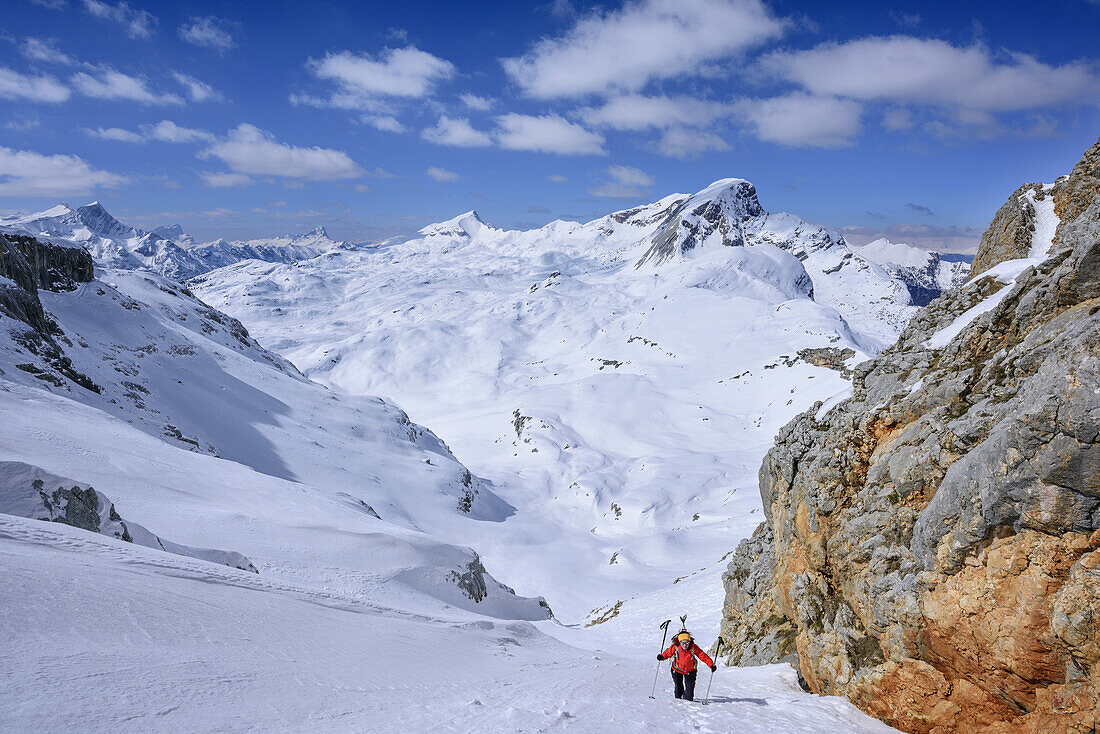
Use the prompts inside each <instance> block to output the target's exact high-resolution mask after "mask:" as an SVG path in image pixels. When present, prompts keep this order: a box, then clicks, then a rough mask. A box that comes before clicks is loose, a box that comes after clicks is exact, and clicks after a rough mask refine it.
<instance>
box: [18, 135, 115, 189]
mask: <svg viewBox="0 0 1100 734" xmlns="http://www.w3.org/2000/svg"><path fill="white" fill-rule="evenodd" d="M126 181H127V180H126V178H125V177H124V176H120V175H118V174H114V173H109V172H107V171H101V170H99V169H97V168H94V167H93V166H91V165H89V164H88V163H87V162H86V161H84V160H83V159H82V158H79V157H77V156H75V155H42V154H41V153H35V152H33V151H29V150H12V149H11V148H4V147H0V196H42V197H59V196H82V195H85V194H90V193H92V192H93V191H95V190H96V189H100V188H117V187H119V186H122V185H123V184H125V183H126Z"/></svg>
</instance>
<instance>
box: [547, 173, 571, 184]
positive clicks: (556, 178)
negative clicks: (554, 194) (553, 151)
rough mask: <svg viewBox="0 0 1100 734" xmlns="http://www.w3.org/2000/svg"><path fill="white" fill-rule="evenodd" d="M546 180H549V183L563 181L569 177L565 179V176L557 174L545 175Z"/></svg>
mask: <svg viewBox="0 0 1100 734" xmlns="http://www.w3.org/2000/svg"><path fill="white" fill-rule="evenodd" d="M546 180H547V181H549V182H550V183H565V182H566V181H568V180H569V179H567V178H566V177H565V176H559V175H557V174H554V175H553V176H547V177H546Z"/></svg>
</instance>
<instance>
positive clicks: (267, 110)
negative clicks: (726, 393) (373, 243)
mask: <svg viewBox="0 0 1100 734" xmlns="http://www.w3.org/2000/svg"><path fill="white" fill-rule="evenodd" d="M7 5H8V7H7V8H6V12H5V15H4V17H3V19H2V20H0V100H2V104H0V210H5V211H14V210H34V209H41V208H45V207H47V206H50V205H52V204H54V203H56V202H57V201H59V200H65V201H69V202H70V203H73V204H79V203H85V202H87V201H91V200H92V199H99V200H101V201H102V202H103V203H104V204H105V205H106V206H107V208H108V209H109V210H111V211H112V212H113V213H115V214H116V216H119V217H120V218H121V219H123V220H124V221H127V222H128V223H133V224H137V225H139V226H143V227H146V228H152V227H154V226H156V225H158V224H168V223H180V224H182V225H183V226H184V228H185V229H186V230H188V231H190V232H192V233H194V234H195V235H197V236H199V237H201V238H204V239H205V238H213V237H216V236H229V237H252V236H264V235H272V234H278V233H284V232H292V231H302V230H306V229H310V228H312V227H314V226H316V225H318V224H323V225H325V226H326V227H328V228H329V230H330V232H331V233H332V234H333V235H334V236H336V237H339V238H345V239H350V240H355V241H363V240H371V239H378V238H382V237H386V236H390V235H394V234H401V233H405V232H410V231H413V230H415V229H416V228H418V227H420V226H423V225H424V224H427V223H429V222H432V221H438V220H440V219H447V218H450V217H451V216H454V215H455V214H457V213H460V212H463V211H466V210H468V209H477V210H478V211H479V212H480V213H481V214H482V215H483V216H484V217H485V218H486V219H487V220H489V221H491V222H492V223H494V224H496V225H497V226H503V227H530V226H539V225H541V224H544V223H546V222H548V221H550V220H552V219H556V218H564V219H582V220H587V219H591V218H593V217H595V216H599V215H601V214H603V213H606V212H608V211H613V210H616V209H622V208H626V207H628V206H631V205H634V204H638V203H644V202H648V201H652V200H654V199H657V198H659V197H661V196H664V195H666V194H669V193H672V192H693V191H696V190H699V189H701V188H703V187H705V186H706V185H707V184H708V183H710V182H711V181H713V180H715V179H718V178H724V177H729V176H737V177H742V178H747V179H749V180H751V181H753V182H754V183H755V184H756V185H757V188H758V190H759V193H760V198H761V203H762V204H763V205H764V207H765V208H766V209H769V210H771V211H779V210H786V211H791V212H794V213H796V214H799V215H801V216H803V217H805V218H807V219H810V220H812V221H815V222H822V223H826V224H830V225H833V226H836V227H843V228H846V231H848V232H849V233H850V234H851V238H852V239H853V240H855V241H861V240H862V239H865V238H867V237H870V236H873V235H875V234H879V233H882V232H885V233H888V234H889V235H890V236H891V238H892V239H895V240H902V241H912V242H917V243H918V244H925V245H934V244H939V245H941V246H948V247H954V248H961V247H965V246H967V245H968V244H970V245H972V244H973V243H974V241H975V239H976V237H977V236H978V235H979V234H980V231H981V230H982V229H984V227H985V225H986V224H987V223H988V221H989V219H990V218H991V216H992V215H993V213H994V212H995V210H996V208H997V207H998V206H999V205H1000V204H1001V203H1003V201H1004V200H1005V198H1007V195H1008V194H1009V193H1010V192H1011V191H1012V190H1013V189H1015V188H1016V187H1017V186H1018V185H1019V184H1021V183H1023V182H1025V181H1032V180H1053V178H1055V177H1056V176H1057V175H1059V174H1062V173H1065V172H1068V169H1069V168H1070V167H1071V166H1072V165H1073V163H1074V162H1076V160H1077V159H1078V158H1079V157H1080V154H1081V152H1082V151H1083V150H1084V149H1085V148H1086V147H1087V146H1088V145H1090V144H1091V143H1093V142H1095V140H1096V138H1097V135H1100V64H1098V58H1097V57H1098V52H1100V43H1098V41H1097V39H1098V38H1100V2H1097V1H1094V0H1064V2H1059V3H1057V4H1056V5H1057V10H1052V9H1050V5H1051V4H1045V5H1044V4H1040V3H1035V2H1010V1H1006V0H1001V1H999V2H996V3H993V2H968V3H926V2H911V3H892V4H890V7H889V8H884V7H883V4H882V3H872V2H833V3H829V4H820V3H799V2H791V1H783V0H775V1H773V2H763V1H762V0H640V1H637V2H628V3H615V2H612V3H607V4H600V5H597V4H594V3H587V2H579V1H574V2H568V1H566V0H556V1H550V2H546V3H537V2H536V3H530V4H528V3H515V2H500V3H497V2H484V3H478V4H474V3H455V2H453V1H452V2H416V1H415V0H406V1H405V2H385V3H350V2H349V3H337V2H311V3H300V2H298V3H284V2H278V1H275V2H264V3H242V2H236V3H234V2H219V3H205V2H191V3H155V2H142V0H133V1H132V2H131V1H130V0H127V1H126V2H117V1H116V0H12V2H10V3H8V4H7Z"/></svg>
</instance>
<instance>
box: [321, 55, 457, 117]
mask: <svg viewBox="0 0 1100 734" xmlns="http://www.w3.org/2000/svg"><path fill="white" fill-rule="evenodd" d="M309 68H310V70H311V71H312V72H313V74H314V75H315V76H316V77H317V78H319V79H324V80H326V81H331V82H334V83H335V84H336V85H337V87H338V91H337V92H336V93H335V94H334V95H333V96H332V97H331V100H332V101H333V102H334V103H335V106H337V107H349V108H353V109H354V108H356V107H357V106H358V104H359V103H362V104H365V105H366V106H367V107H368V109H374V107H373V105H372V104H370V102H371V101H372V100H375V99H377V98H379V97H409V98H422V97H426V96H428V95H429V94H430V93H431V92H432V90H433V89H434V87H435V84H436V83H438V82H440V81H444V80H447V79H450V78H451V77H453V76H454V75H455V73H456V69H455V66H454V64H452V63H451V62H450V61H447V60H445V59H441V58H439V57H438V56H433V55H432V54H430V53H427V52H425V51H421V50H420V49H418V48H416V47H415V46H408V47H406V48H398V49H391V48H387V49H383V50H382V52H381V53H379V54H378V55H377V56H371V55H370V54H356V53H353V52H351V51H340V52H338V53H330V54H327V55H326V56H325V57H324V58H322V59H319V60H311V61H310V62H309Z"/></svg>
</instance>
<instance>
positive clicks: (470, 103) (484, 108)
mask: <svg viewBox="0 0 1100 734" xmlns="http://www.w3.org/2000/svg"><path fill="white" fill-rule="evenodd" d="M458 98H459V100H461V101H462V104H464V105H466V106H467V107H468V108H470V109H471V110H476V111H477V112H488V111H489V110H491V109H493V105H494V104H495V103H496V100H494V99H490V98H489V97H479V96H477V95H476V94H460V95H458Z"/></svg>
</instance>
